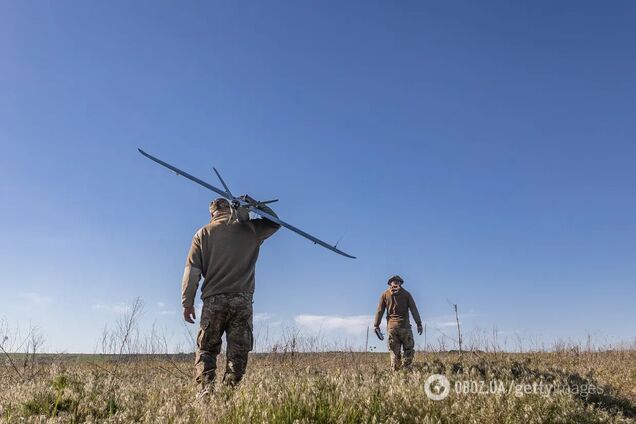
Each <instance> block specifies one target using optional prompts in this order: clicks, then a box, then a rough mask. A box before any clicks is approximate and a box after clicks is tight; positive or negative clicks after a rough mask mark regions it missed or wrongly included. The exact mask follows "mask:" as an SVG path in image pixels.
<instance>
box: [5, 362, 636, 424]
mask: <svg viewBox="0 0 636 424" xmlns="http://www.w3.org/2000/svg"><path fill="white" fill-rule="evenodd" d="M2 360H3V361H4V362H2V363H0V364H2V365H3V366H2V368H1V373H2V374H0V421H2V422H8V423H14V422H16V423H17V422H65V423H66V422H110V423H128V422H145V423H158V422H161V423H202V422H210V423H237V422H255V423H260V422H267V423H482V422H483V423H521V422H522V423H525V424H529V423H633V422H636V351H634V350H620V351H606V352H581V351H578V350H565V351H560V352H550V353H547V352H545V353H525V354H521V353H516V354H513V353H492V352H491V353H468V354H466V353H464V354H463V355H462V356H461V357H460V356H459V355H458V354H457V353H424V352H418V353H417V355H416V365H415V368H414V369H413V370H412V371H410V372H404V371H400V372H397V373H394V372H391V371H389V369H388V366H387V365H388V363H387V362H388V355H387V354H381V353H359V352H350V353H294V354H293V355H292V354H290V353H276V354H274V353H271V354H253V355H252V356H251V358H250V364H249V369H248V372H247V374H246V376H245V379H244V381H243V383H242V384H241V385H240V386H239V387H238V388H237V389H234V390H231V389H226V388H223V387H221V386H220V385H219V386H218V387H217V391H216V392H215V394H214V395H213V397H212V398H211V399H210V401H209V402H208V403H200V402H197V401H195V396H196V392H197V387H196V386H195V384H194V383H193V381H192V379H191V375H192V364H191V357H190V356H189V355H180V356H167V355H163V356H162V355H155V356H133V355H111V356H102V355H85V356H84V355H82V356H73V355H68V356H49V355H41V356H36V357H33V358H25V357H24V356H17V355H14V356H12V359H11V360H10V359H9V357H8V356H6V355H5V357H4V358H3V359H2ZM223 360H224V358H219V361H220V364H219V365H220V366H221V362H222V361H223ZM221 369H222V368H221ZM431 374H442V375H444V376H446V377H447V378H448V380H449V381H450V393H449V395H448V397H446V398H445V399H443V400H438V401H435V400H431V399H429V398H428V397H427V395H426V393H425V391H424V384H425V381H426V379H427V378H428V377H429V376H430V375H431ZM533 385H534V386H533ZM564 388H566V390H564Z"/></svg>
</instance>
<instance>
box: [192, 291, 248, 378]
mask: <svg viewBox="0 0 636 424" xmlns="http://www.w3.org/2000/svg"><path fill="white" fill-rule="evenodd" d="M223 333H225V339H226V341H227V349H226V354H227V355H226V356H227V358H226V359H227V362H226V366H225V374H224V376H223V382H224V383H227V384H229V385H235V384H237V383H238V382H239V381H241V378H243V374H245V369H246V367H247V357H248V353H249V351H250V350H252V345H253V343H254V340H253V336H252V295H251V294H247V293H236V294H220V295H215V296H210V297H207V298H205V299H204V300H203V310H202V311H201V328H200V329H199V333H198V335H197V352H196V356H195V370H196V380H197V383H199V384H200V385H201V386H202V387H210V386H212V385H213V383H214V379H215V377H216V357H217V355H218V354H219V353H220V352H221V343H222V342H221V337H222V336H223Z"/></svg>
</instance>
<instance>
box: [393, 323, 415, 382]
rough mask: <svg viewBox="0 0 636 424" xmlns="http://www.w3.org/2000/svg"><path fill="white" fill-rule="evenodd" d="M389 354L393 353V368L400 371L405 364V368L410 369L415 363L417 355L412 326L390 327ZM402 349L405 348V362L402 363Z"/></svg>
mask: <svg viewBox="0 0 636 424" xmlns="http://www.w3.org/2000/svg"><path fill="white" fill-rule="evenodd" d="M388 333H389V339H388V344H389V354H390V355H391V368H393V370H394V371H398V370H399V369H400V368H402V365H404V368H406V369H410V368H411V365H412V364H413V356H414V355H415V350H414V348H415V341H414V340H413V332H412V331H411V327H408V328H403V327H393V328H391V327H389V328H388ZM402 349H404V364H402Z"/></svg>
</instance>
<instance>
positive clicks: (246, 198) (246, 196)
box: [239, 194, 258, 204]
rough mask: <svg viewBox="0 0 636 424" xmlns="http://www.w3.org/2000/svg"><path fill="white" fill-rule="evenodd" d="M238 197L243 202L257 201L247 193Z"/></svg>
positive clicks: (253, 202) (252, 202)
mask: <svg viewBox="0 0 636 424" xmlns="http://www.w3.org/2000/svg"><path fill="white" fill-rule="evenodd" d="M239 199H241V200H242V201H244V202H247V203H251V204H257V203H258V202H257V201H256V200H254V199H252V197H251V196H249V195H247V194H244V195H242V196H239Z"/></svg>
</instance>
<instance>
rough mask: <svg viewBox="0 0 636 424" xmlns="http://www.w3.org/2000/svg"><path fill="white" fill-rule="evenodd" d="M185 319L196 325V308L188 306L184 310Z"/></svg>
mask: <svg viewBox="0 0 636 424" xmlns="http://www.w3.org/2000/svg"><path fill="white" fill-rule="evenodd" d="M183 319H184V320H186V321H187V322H189V323H190V324H194V320H195V319H197V315H196V313H195V312H194V306H186V307H184V308H183Z"/></svg>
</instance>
